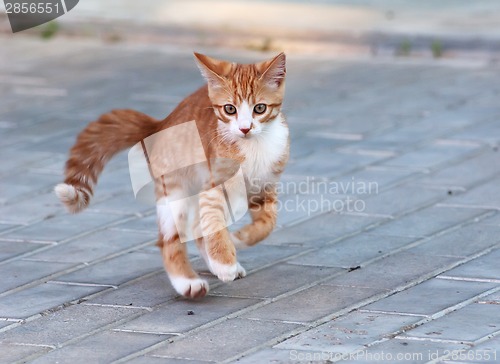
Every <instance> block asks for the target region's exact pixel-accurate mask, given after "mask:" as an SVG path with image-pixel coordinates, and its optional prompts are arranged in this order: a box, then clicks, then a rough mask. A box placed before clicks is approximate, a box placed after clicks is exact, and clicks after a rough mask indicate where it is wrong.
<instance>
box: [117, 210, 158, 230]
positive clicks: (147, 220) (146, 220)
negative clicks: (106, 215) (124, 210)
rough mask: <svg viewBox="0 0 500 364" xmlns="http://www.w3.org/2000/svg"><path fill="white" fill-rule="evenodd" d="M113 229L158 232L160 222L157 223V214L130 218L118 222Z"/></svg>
mask: <svg viewBox="0 0 500 364" xmlns="http://www.w3.org/2000/svg"><path fill="white" fill-rule="evenodd" d="M112 229H113V230H115V229H116V230H125V231H141V232H148V233H149V232H151V233H153V232H157V231H158V224H157V223H156V214H153V215H150V216H147V217H141V218H137V219H134V220H129V221H127V222H124V223H123V224H118V225H115V226H113V227H112Z"/></svg>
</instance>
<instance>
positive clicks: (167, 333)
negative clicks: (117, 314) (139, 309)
mask: <svg viewBox="0 0 500 364" xmlns="http://www.w3.org/2000/svg"><path fill="white" fill-rule="evenodd" d="M111 331H116V332H131V333H135V334H150V335H173V336H185V335H184V334H182V333H179V332H155V331H147V330H132V329H112V330H111Z"/></svg>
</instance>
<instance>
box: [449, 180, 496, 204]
mask: <svg viewBox="0 0 500 364" xmlns="http://www.w3.org/2000/svg"><path fill="white" fill-rule="evenodd" d="M499 184H500V178H498V177H497V178H495V179H493V180H491V181H490V182H488V183H485V184H483V185H481V186H478V187H475V188H473V189H471V190H470V191H467V192H465V193H464V194H462V195H460V196H455V197H453V198H451V199H449V200H448V201H447V203H448V204H450V205H459V206H468V207H480V208H488V209H497V210H500V196H499V195H498V185H499Z"/></svg>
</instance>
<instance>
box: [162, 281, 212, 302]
mask: <svg viewBox="0 0 500 364" xmlns="http://www.w3.org/2000/svg"><path fill="white" fill-rule="evenodd" d="M170 282H172V286H174V288H175V290H176V291H177V293H179V294H181V295H183V296H184V297H187V298H201V297H204V296H205V295H206V294H207V293H208V290H209V287H208V283H207V281H205V280H204V279H201V278H185V277H170Z"/></svg>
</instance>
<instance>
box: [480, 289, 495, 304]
mask: <svg viewBox="0 0 500 364" xmlns="http://www.w3.org/2000/svg"><path fill="white" fill-rule="evenodd" d="M480 302H500V291H499V292H496V293H492V294H490V295H488V296H486V297H483V298H481V300H480Z"/></svg>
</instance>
